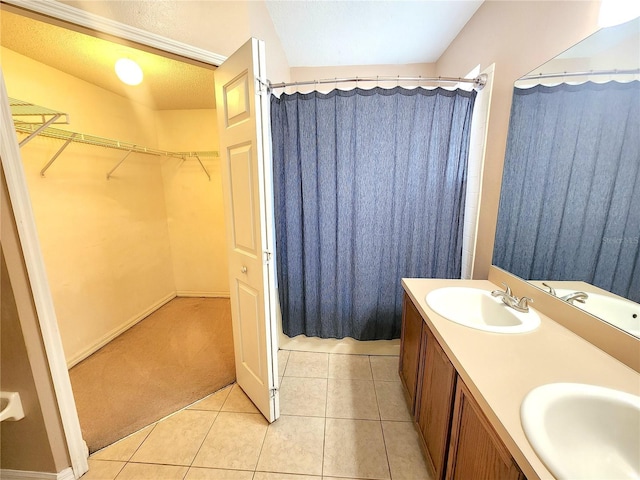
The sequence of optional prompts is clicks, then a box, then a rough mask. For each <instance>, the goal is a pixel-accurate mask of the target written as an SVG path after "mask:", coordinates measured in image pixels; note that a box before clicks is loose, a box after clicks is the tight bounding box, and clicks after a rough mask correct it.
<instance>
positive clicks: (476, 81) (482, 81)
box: [268, 73, 487, 90]
mask: <svg viewBox="0 0 640 480" xmlns="http://www.w3.org/2000/svg"><path fill="white" fill-rule="evenodd" d="M345 82H355V83H356V85H357V84H358V82H416V83H418V84H419V83H421V82H426V83H472V84H473V88H475V89H476V90H482V89H483V88H484V86H485V85H486V83H487V75H486V74H484V73H483V74H482V75H479V76H477V77H476V78H459V77H400V76H397V77H380V76H378V77H346V78H324V79H322V80H305V81H301V82H288V83H287V82H282V83H269V85H268V87H269V89H271V90H273V89H274V88H286V87H299V86H302V85H323V84H328V83H329V84H330V83H345Z"/></svg>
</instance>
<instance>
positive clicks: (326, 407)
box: [320, 369, 329, 478]
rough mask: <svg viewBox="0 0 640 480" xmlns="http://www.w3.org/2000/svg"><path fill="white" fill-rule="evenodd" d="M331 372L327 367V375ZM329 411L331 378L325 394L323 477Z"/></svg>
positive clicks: (322, 472) (321, 471)
mask: <svg viewBox="0 0 640 480" xmlns="http://www.w3.org/2000/svg"><path fill="white" fill-rule="evenodd" d="M328 374H329V372H328V369H327V375H328ZM328 411H329V379H328V378H327V390H326V392H325V394H324V431H323V435H322V468H321V469H320V473H321V474H322V475H321V478H324V455H325V453H326V450H327V413H328Z"/></svg>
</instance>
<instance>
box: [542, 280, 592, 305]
mask: <svg viewBox="0 0 640 480" xmlns="http://www.w3.org/2000/svg"><path fill="white" fill-rule="evenodd" d="M542 285H544V286H545V287H547V288H548V289H549V293H550V294H551V295H553V296H554V297H558V294H557V293H556V291H555V289H554V288H553V287H552V286H551V285H549V284H547V283H544V282H542ZM558 298H559V299H560V300H564V301H565V302H567V303H569V304H571V305H573V302H579V303H585V300H586V299H587V298H589V295H587V294H586V293H585V292H572V293H569V294H567V295H565V296H564V297H558Z"/></svg>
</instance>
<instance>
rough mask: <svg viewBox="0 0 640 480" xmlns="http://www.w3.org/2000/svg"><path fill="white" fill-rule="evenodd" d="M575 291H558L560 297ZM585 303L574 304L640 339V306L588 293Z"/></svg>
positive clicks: (621, 299) (628, 301)
mask: <svg viewBox="0 0 640 480" xmlns="http://www.w3.org/2000/svg"><path fill="white" fill-rule="evenodd" d="M573 292H575V290H566V289H563V288H560V289H556V295H557V296H558V297H564V296H565V295H569V294H570V293H573ZM588 295H589V297H588V298H587V299H586V300H585V302H584V303H579V302H574V303H573V305H574V306H575V307H578V308H581V309H582V310H584V311H585V312H588V313H590V314H591V315H595V316H596V317H598V318H601V319H603V320H605V321H606V322H608V323H610V324H612V325H615V326H616V327H618V328H621V329H622V330H625V331H627V332H629V333H630V334H631V335H635V336H636V337H640V305H639V304H637V303H635V302H632V301H630V300H626V299H624V298H617V297H610V296H608V295H601V294H599V293H588Z"/></svg>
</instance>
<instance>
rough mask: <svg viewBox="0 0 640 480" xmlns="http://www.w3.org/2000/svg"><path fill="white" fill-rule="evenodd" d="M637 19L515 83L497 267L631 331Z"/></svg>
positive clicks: (639, 204)
mask: <svg viewBox="0 0 640 480" xmlns="http://www.w3.org/2000/svg"><path fill="white" fill-rule="evenodd" d="M639 240H640V18H637V19H635V20H632V21H630V22H627V23H624V24H621V25H617V26H614V27H608V28H603V29H601V30H599V31H598V32H596V33H595V34H593V35H591V36H590V37H588V38H587V39H585V40H583V41H582V42H580V43H579V44H577V45H575V46H574V47H572V48H571V49H569V50H567V51H565V52H563V53H562V54H560V55H558V56H557V57H555V58H554V59H552V60H550V61H549V62H547V63H545V64H544V65H542V66H540V67H539V68H537V69H536V70H534V71H533V72H531V73H530V74H528V75H526V76H525V77H523V78H522V79H519V80H518V81H517V82H516V83H515V87H514V95H513V105H512V110H511V119H510V124H509V135H508V140H507V150H506V156H505V166H504V174H503V179H502V190H501V195H500V208H499V213H498V226H497V230H496V241H495V249H494V254H493V263H494V265H496V266H498V267H500V268H502V269H504V270H507V271H509V272H511V273H513V274H515V275H517V276H519V277H521V278H523V279H525V280H528V281H530V282H531V283H533V284H534V285H535V286H537V287H539V288H541V289H544V290H545V291H547V292H549V294H551V295H556V296H557V297H559V298H561V299H562V300H564V301H566V302H568V303H571V304H573V305H575V306H576V307H579V308H582V309H583V310H585V311H587V312H589V313H591V314H592V315H595V316H597V317H599V318H601V319H602V320H605V321H606V322H608V323H610V324H612V325H614V326H616V327H618V328H621V329H623V330H625V331H626V332H628V333H630V334H631V335H635V336H636V337H640V248H639V244H640V241H639Z"/></svg>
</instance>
